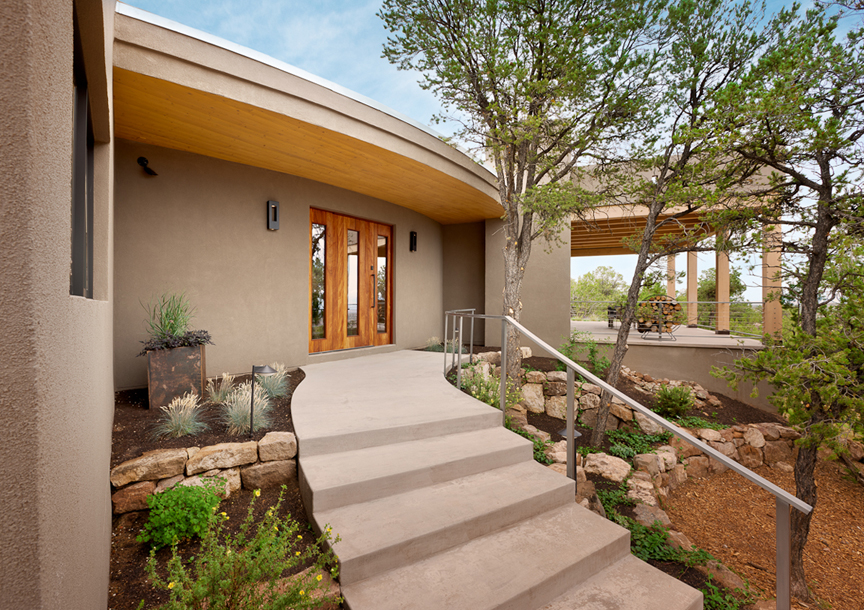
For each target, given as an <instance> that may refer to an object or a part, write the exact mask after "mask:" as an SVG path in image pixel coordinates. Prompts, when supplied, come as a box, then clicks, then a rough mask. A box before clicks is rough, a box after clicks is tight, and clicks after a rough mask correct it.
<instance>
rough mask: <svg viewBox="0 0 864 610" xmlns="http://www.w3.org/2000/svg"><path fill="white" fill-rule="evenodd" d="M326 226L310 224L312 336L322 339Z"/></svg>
mask: <svg viewBox="0 0 864 610" xmlns="http://www.w3.org/2000/svg"><path fill="white" fill-rule="evenodd" d="M326 247H327V228H326V227H325V226H324V225H319V224H313V225H312V338H313V339H323V338H324V337H325V336H326V335H325V328H324V286H325V282H324V278H325V271H326V268H325V266H326V260H327V259H326V251H325V250H326Z"/></svg>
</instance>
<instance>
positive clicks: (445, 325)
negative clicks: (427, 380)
mask: <svg viewBox="0 0 864 610" xmlns="http://www.w3.org/2000/svg"><path fill="white" fill-rule="evenodd" d="M449 321H450V316H449V315H448V314H447V312H444V376H445V377H446V376H447V355H448V354H447V330H448V322H449Z"/></svg>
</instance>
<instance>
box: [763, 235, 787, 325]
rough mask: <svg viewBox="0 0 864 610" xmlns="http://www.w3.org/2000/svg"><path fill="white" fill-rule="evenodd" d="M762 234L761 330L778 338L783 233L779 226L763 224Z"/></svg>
mask: <svg viewBox="0 0 864 610" xmlns="http://www.w3.org/2000/svg"><path fill="white" fill-rule="evenodd" d="M762 235H763V241H762V302H763V305H762V332H763V333H765V334H770V335H774V336H776V337H778V338H779V337H780V331H781V329H782V327H783V308H782V307H781V305H780V292H781V291H782V290H783V280H782V279H781V278H780V252H781V245H782V241H783V233H782V231H781V230H780V227H779V226H776V225H764V226H763V227H762ZM772 295H773V297H772Z"/></svg>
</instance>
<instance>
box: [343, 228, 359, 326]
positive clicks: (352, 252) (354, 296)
mask: <svg viewBox="0 0 864 610" xmlns="http://www.w3.org/2000/svg"><path fill="white" fill-rule="evenodd" d="M359 272H360V232H359V231H352V230H351V229H349V230H348V326H347V329H346V330H347V335H348V336H349V337H354V336H357V335H358V334H360V326H359V324H358V320H357V301H358V297H359V295H358V289H357V275H358V273H359Z"/></svg>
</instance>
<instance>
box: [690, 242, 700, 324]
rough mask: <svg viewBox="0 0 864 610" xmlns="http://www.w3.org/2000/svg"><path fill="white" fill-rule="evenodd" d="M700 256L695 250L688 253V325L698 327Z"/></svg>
mask: <svg viewBox="0 0 864 610" xmlns="http://www.w3.org/2000/svg"><path fill="white" fill-rule="evenodd" d="M698 279H699V278H698V258H697V256H696V253H695V252H688V253H687V326H688V328H696V326H698V324H699V306H698V305H697V304H696V301H698V300H699V283H698Z"/></svg>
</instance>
